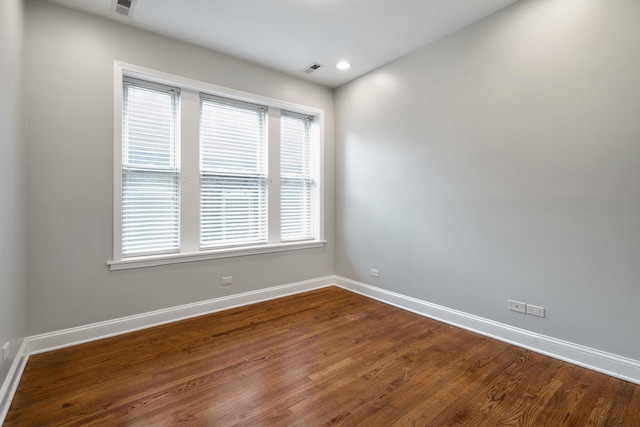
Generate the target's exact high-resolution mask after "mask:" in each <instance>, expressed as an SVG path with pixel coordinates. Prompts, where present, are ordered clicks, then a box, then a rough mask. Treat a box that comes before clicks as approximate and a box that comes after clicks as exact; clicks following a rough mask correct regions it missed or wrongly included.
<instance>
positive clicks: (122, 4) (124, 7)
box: [113, 0, 134, 16]
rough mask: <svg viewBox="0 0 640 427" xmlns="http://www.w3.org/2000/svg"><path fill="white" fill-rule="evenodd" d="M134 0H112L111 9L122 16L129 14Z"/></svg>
mask: <svg viewBox="0 0 640 427" xmlns="http://www.w3.org/2000/svg"><path fill="white" fill-rule="evenodd" d="M133 4H134V0H114V2H113V10H114V11H115V12H116V13H119V14H120V15H122V16H129V13H131V8H132V7H133Z"/></svg>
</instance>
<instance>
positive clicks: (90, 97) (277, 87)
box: [26, 1, 335, 335]
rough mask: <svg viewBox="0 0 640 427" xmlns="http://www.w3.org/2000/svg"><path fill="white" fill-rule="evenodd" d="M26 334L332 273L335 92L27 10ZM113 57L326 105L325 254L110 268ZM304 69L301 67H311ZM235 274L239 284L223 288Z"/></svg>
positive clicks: (115, 28)
mask: <svg viewBox="0 0 640 427" xmlns="http://www.w3.org/2000/svg"><path fill="white" fill-rule="evenodd" d="M26 32H27V39H26V43H27V54H26V69H27V74H26V100H27V101H26V102H27V117H28V118H29V119H28V129H27V132H28V135H27V139H28V152H27V162H28V164H27V167H28V201H27V212H28V221H29V230H28V240H27V246H28V318H29V328H28V332H29V335H32V334H38V333H43V332H48V331H55V330H60V329H64V328H69V327H73V326H78V325H85V324H88V323H92V322H97V321H102V320H108V319H113V318H118V317H122V316H127V315H132V314H137V313H143V312H146V311H150V310H157V309H161V308H165V307H171V306H176V305H180V304H185V303H191V302H195V301H202V300H206V299H210V298H216V297H221V296H225V295H228V294H235V293H240V292H246V291H251V290H255V289H259V288H264V287H270V286H275V285H279V284H285V283H292V282H296V281H300V280H305V279H310V278H314V277H322V276H326V275H329V274H332V273H333V272H334V260H335V253H334V206H333V201H334V199H335V197H334V191H333V188H334V182H333V176H334V172H333V166H334V162H333V134H334V130H333V94H332V92H331V90H330V89H327V88H324V87H321V86H318V85H315V84H312V83H309V82H305V81H303V80H298V79H296V78H294V77H291V76H287V75H284V74H281V73H279V72H276V71H272V70H269V69H266V68H262V67H259V66H257V65H253V64H250V63H247V62H244V61H240V60H237V59H234V58H231V57H229V56H226V55H223V54H220V53H216V52H212V51H210V50H207V49H204V48H201V47H197V46H194V45H190V44H187V43H183V42H179V41H176V40H173V39H170V38H166V37H162V36H158V35H155V34H152V33H149V32H145V31H141V30H137V29H134V28H132V27H129V26H125V25H121V24H119V23H115V22H112V21H108V20H105V19H101V18H97V17H92V16H89V15H86V14H83V13H80V12H76V11H72V10H70V9H66V8H63V7H60V6H57V5H54V4H51V3H48V2H44V1H31V2H28V4H27V28H26ZM114 60H119V61H123V62H126V63H130V64H135V65H138V66H142V67H147V68H151V69H155V70H159V71H163V72H167V73H171V74H176V75H179V76H184V77H188V78H192V79H197V80H201V81H205V82H209V83H212V84H217V85H221V86H226V87H230V88H233V89H237V90H242V91H247V92H251V93H255V94H258V95H263V96H268V97H272V98H277V99H281V100H285V101H289V102H294V103H298V104H303V105H308V106H311V107H317V108H323V109H324V110H325V112H326V119H327V123H326V124H327V126H326V139H325V148H326V151H325V176H326V181H325V186H326V187H325V189H326V193H325V201H326V204H325V207H326V211H325V237H326V238H327V240H329V244H328V245H326V246H325V247H323V248H317V249H307V250H300V251H292V252H282V253H276V254H268V255H260V256H251V257H239V258H233V259H222V260H213V261H203V262H192V263H185V264H180V265H170V266H161V267H153V268H145V269H137V270H126V271H116V272H111V271H109V270H108V268H107V266H106V261H107V260H108V259H109V258H111V257H112V248H113V237H112V233H113V231H112V229H113V226H112V224H113V204H112V197H113V192H112V186H113V184H112V183H113V176H112V175H113V164H112V163H113V91H114V88H113V69H114ZM303 62H304V61H303ZM222 276H233V279H234V284H233V285H232V286H226V287H222V286H220V278H221V277H222Z"/></svg>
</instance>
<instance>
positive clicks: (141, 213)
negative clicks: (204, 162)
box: [121, 79, 180, 257]
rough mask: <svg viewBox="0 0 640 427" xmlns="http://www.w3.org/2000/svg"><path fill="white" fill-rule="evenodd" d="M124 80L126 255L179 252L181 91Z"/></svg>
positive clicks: (123, 173) (124, 224) (123, 216)
mask: <svg viewBox="0 0 640 427" xmlns="http://www.w3.org/2000/svg"><path fill="white" fill-rule="evenodd" d="M157 86H158V85H155V84H151V83H149V84H148V85H147V84H145V82H140V81H137V80H132V79H125V81H124V85H123V120H122V213H121V215H122V216H121V218H122V256H123V257H127V256H140V255H148V254H156V253H165V252H175V251H178V250H179V246H180V242H179V240H180V239H179V232H180V226H179V221H180V208H179V206H180V205H179V203H180V198H179V188H180V182H179V160H178V143H177V141H178V136H177V135H178V123H177V117H178V112H177V111H178V91H177V90H175V89H172V88H158V87H157Z"/></svg>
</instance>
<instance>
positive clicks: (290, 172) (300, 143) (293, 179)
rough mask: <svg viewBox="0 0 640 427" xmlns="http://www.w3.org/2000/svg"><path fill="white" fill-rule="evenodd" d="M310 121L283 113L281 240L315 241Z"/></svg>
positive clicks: (303, 117)
mask: <svg viewBox="0 0 640 427" xmlns="http://www.w3.org/2000/svg"><path fill="white" fill-rule="evenodd" d="M311 120H312V118H311V117H309V116H303V115H299V114H295V113H291V112H287V111H283V112H282V126H281V128H280V129H281V130H280V132H281V136H280V138H281V144H280V185H281V187H280V213H281V218H280V226H281V238H282V240H283V241H288V240H305V239H313V236H314V230H313V226H314V223H315V220H314V214H315V210H316V209H315V206H314V205H315V203H314V202H315V197H314V194H313V193H314V190H315V181H314V179H313V171H312V170H311V167H312V164H313V162H312V147H311Z"/></svg>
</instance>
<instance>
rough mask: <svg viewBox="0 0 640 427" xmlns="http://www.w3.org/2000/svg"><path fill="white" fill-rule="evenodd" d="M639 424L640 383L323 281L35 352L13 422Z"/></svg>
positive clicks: (13, 410) (10, 420)
mask: <svg viewBox="0 0 640 427" xmlns="http://www.w3.org/2000/svg"><path fill="white" fill-rule="evenodd" d="M328 424H340V425H346V426H356V425H365V426H413V425H416V426H445V425H469V426H502V425H512V426H518V425H520V426H590V425H594V426H614V425H620V426H633V427H638V426H640V386H637V385H634V384H631V383H628V382H625V381H621V380H618V379H614V378H611V377H608V376H606V375H602V374H599V373H595V372H592V371H589V370H586V369H583V368H580V367H577V366H574V365H571V364H568V363H565V362H561V361H559V360H555V359H552V358H549V357H546V356H542V355H540V354H537V353H533V352H531V351H527V350H523V349H521V348H518V347H514V346H512V345H508V344H505V343H502V342H500V341H496V340H493V339H490V338H486V337H483V336H480V335H476V334H473V333H470V332H467V331H464V330H461V329H457V328H455V327H452V326H448V325H446V324H443V323H439V322H436V321H433V320H430V319H427V318H424V317H421V316H419V315H416V314H412V313H409V312H407V311H403V310H400V309H397V308H394V307H391V306H388V305H385V304H383V303H380V302H377V301H374V300H371V299H368V298H365V297H362V296H360V295H357V294H354V293H351V292H348V291H345V290H342V289H339V288H335V287H332V288H325V289H321V290H317V291H313V292H307V293H304V294H299V295H294V296H291V297H286V298H281V299H278V300H273V301H268V302H264V303H260V304H255V305H251V306H246V307H241V308H236V309H232V310H228V311H224V312H220V313H215V314H211V315H208V316H203V317H199V318H195V319H191V320H185V321H182V322H177V323H173V324H170V325H165V326H160V327H156V328H152V329H147V330H144V331H139V332H134V333H130V334H127V335H122V336H118V337H114V338H109V339H104V340H100V341H96V342H92V343H88V344H83V345H78V346H75V347H71V348H66V349H62V350H57V351H53V352H49V353H45V354H40V355H34V356H32V357H31V358H30V359H29V362H28V364H27V367H26V370H25V372H24V375H23V377H22V381H21V382H20V386H19V388H18V391H17V393H16V396H15V399H14V401H13V404H12V406H11V409H10V411H9V414H8V416H7V419H6V424H5V425H6V426H80V425H100V426H128V425H132V426H133V425H135V426H168V425H189V426H230V425H251V426H261V425H264V426H272V425H295V426H321V425H328Z"/></svg>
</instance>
